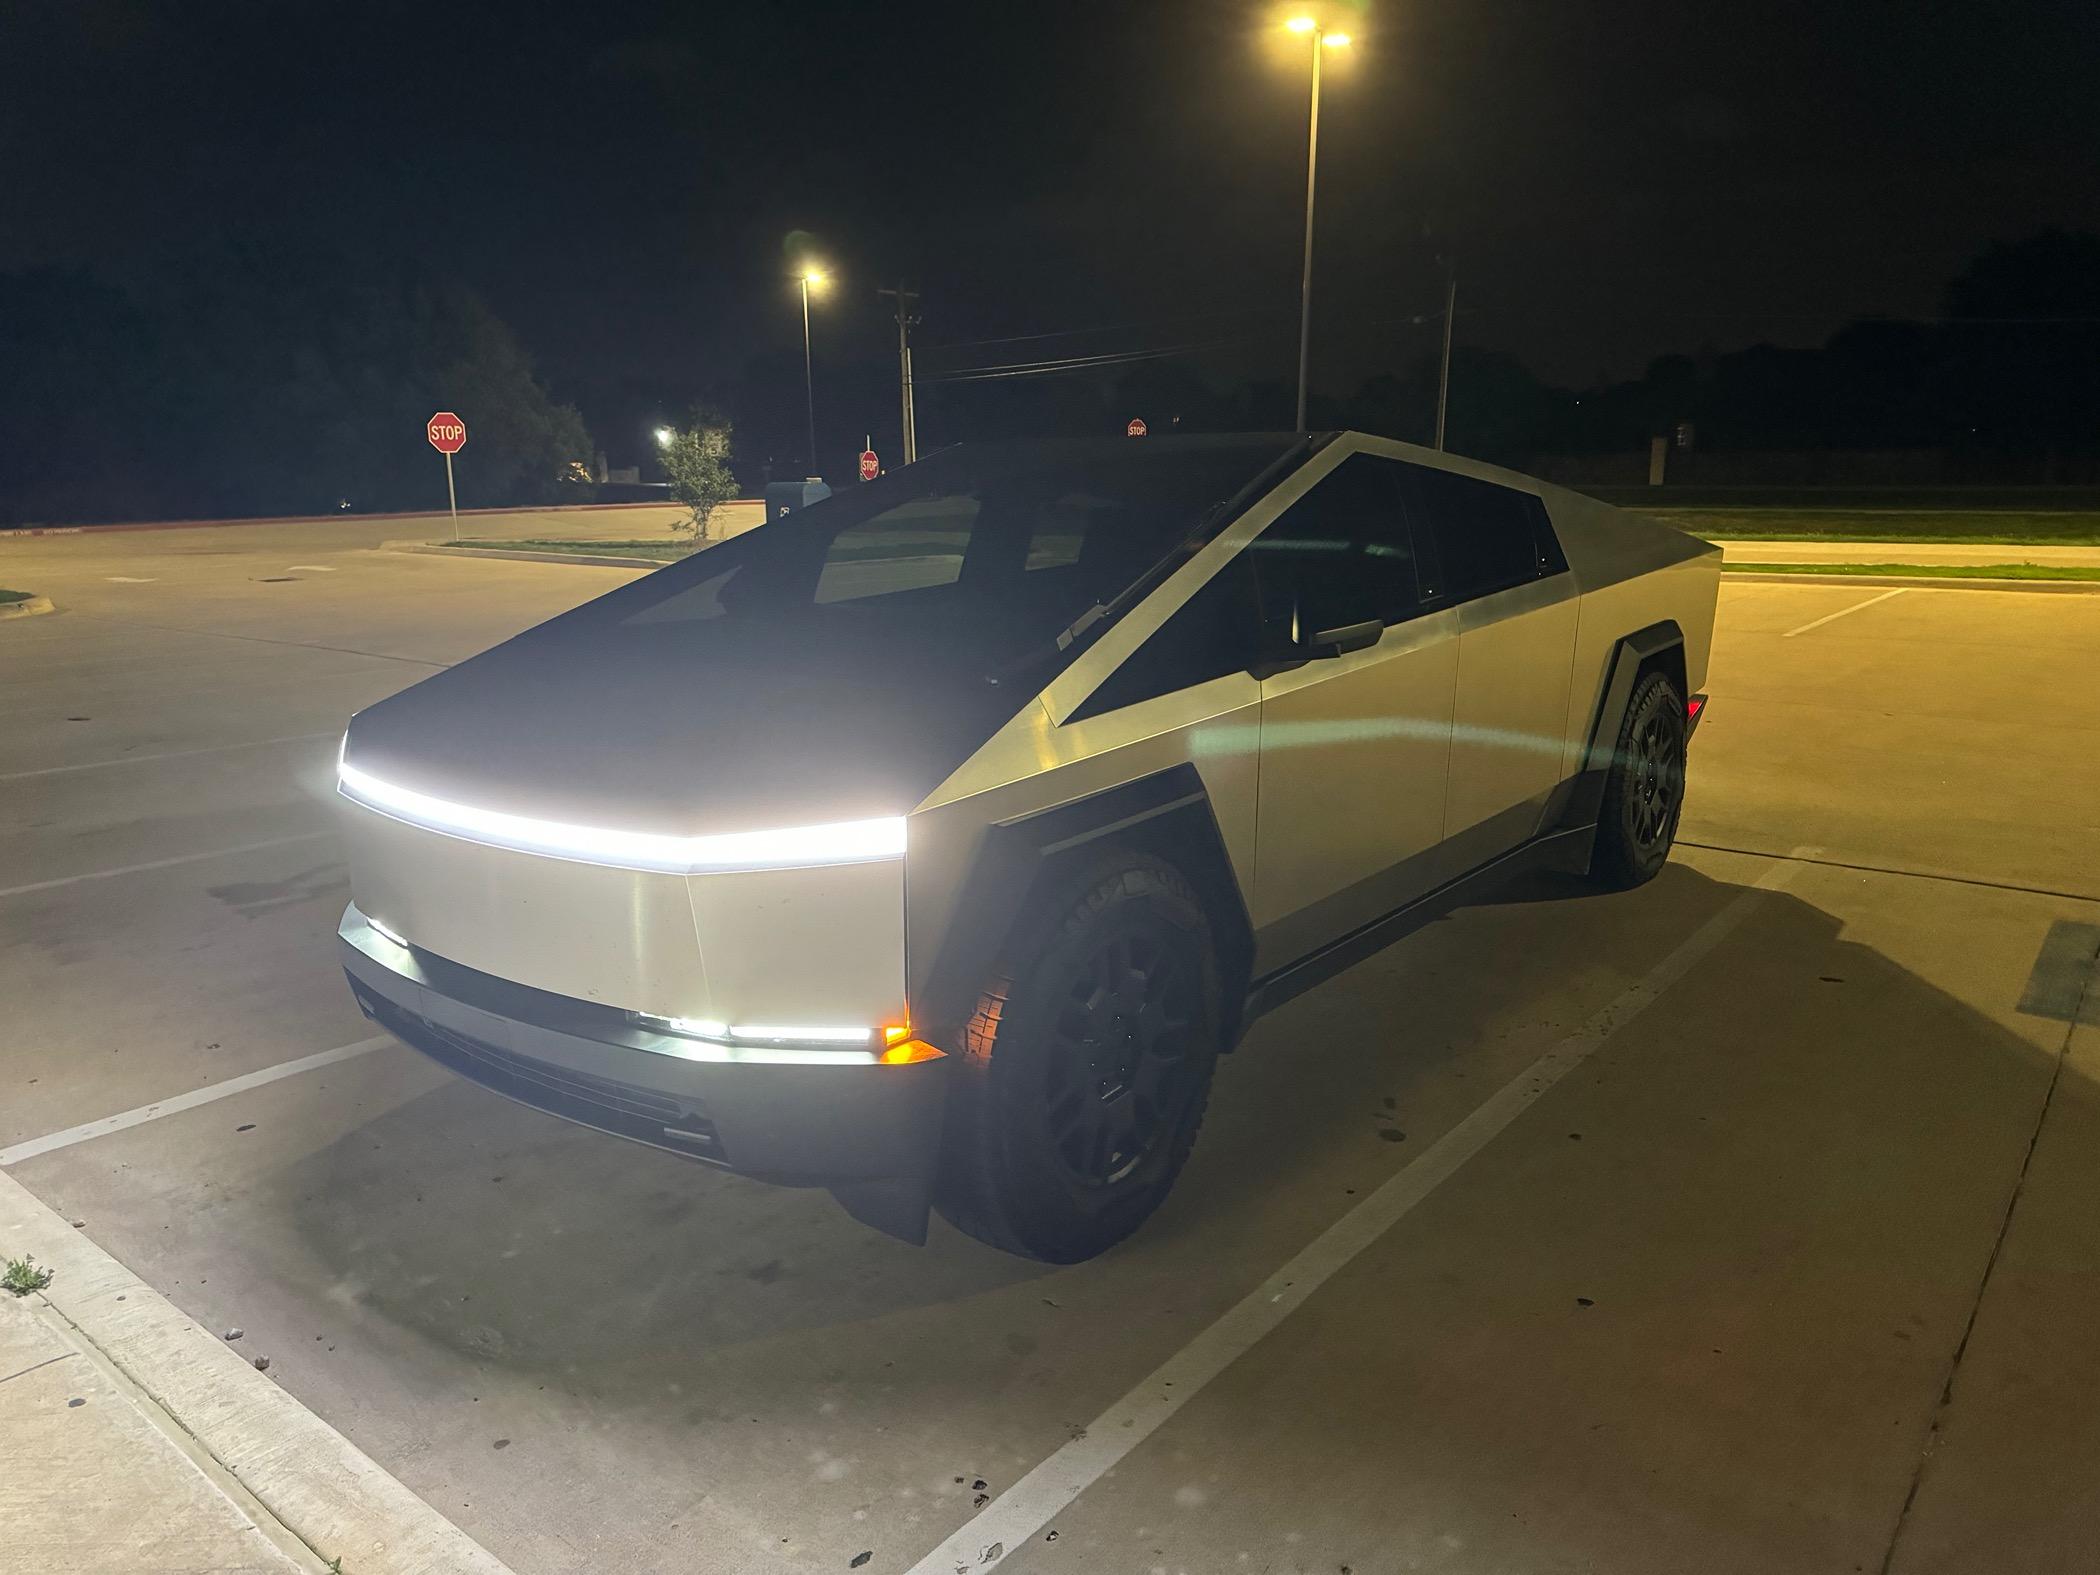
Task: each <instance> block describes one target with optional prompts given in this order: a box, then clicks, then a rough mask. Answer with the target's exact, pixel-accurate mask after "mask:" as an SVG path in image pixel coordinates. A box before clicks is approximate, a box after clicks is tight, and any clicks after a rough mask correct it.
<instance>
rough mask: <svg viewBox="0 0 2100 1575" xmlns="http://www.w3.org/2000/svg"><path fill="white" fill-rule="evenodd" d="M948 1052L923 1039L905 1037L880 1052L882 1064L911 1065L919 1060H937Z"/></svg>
mask: <svg viewBox="0 0 2100 1575" xmlns="http://www.w3.org/2000/svg"><path fill="white" fill-rule="evenodd" d="M947 1053H948V1052H947V1051H945V1050H943V1049H941V1048H940V1047H939V1046H938V1045H930V1044H928V1043H927V1042H926V1041H925V1040H923V1039H907V1040H905V1041H904V1043H902V1044H897V1045H891V1046H890V1047H889V1049H887V1050H885V1051H883V1052H882V1064H883V1065H884V1066H912V1065H915V1064H916V1063H918V1062H920V1061H938V1060H940V1059H941V1057H942V1056H944V1055H946V1054H947Z"/></svg>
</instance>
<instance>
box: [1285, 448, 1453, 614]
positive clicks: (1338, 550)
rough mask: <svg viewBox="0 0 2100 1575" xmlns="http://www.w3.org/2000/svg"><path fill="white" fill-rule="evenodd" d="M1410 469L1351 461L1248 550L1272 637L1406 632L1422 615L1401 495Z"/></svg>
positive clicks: (1369, 459) (1370, 457) (1364, 458)
mask: <svg viewBox="0 0 2100 1575" xmlns="http://www.w3.org/2000/svg"><path fill="white" fill-rule="evenodd" d="M1407 468H1408V467H1406V466H1404V465H1402V464H1401V463H1400V462H1399V461H1398V460H1391V459H1385V458H1383V457H1381V456H1379V455H1376V454H1352V455H1351V456H1350V457H1349V458H1347V459H1345V460H1343V461H1342V463H1341V464H1340V465H1339V466H1337V467H1336V468H1335V470H1334V472H1333V473H1332V474H1331V475H1329V476H1327V477H1326V478H1325V479H1324V480H1322V481H1321V482H1320V483H1319V484H1318V485H1317V486H1315V487H1314V488H1313V489H1312V490H1311V491H1310V492H1308V493H1306V494H1305V496H1304V497H1302V498H1300V499H1299V500H1298V501H1297V502H1296V503H1293V504H1292V505H1291V506H1290V507H1289V508H1288V509H1286V510H1284V512H1283V513H1282V515H1281V516H1279V517H1278V518H1277V520H1276V522H1275V523H1274V524H1272V525H1271V526H1270V527H1269V528H1268V529H1267V530H1265V531H1263V532H1262V533H1261V534H1260V535H1259V536H1257V537H1255V539H1254V540H1253V541H1252V542H1251V543H1250V544H1249V545H1248V547H1247V556H1248V557H1249V558H1250V559H1251V560H1252V562H1253V564H1254V572H1255V577H1256V579H1257V580H1258V581H1259V582H1260V586H1261V604H1262V620H1263V622H1264V623H1265V624H1266V625H1267V626H1268V628H1269V630H1270V632H1271V634H1272V635H1273V636H1275V637H1278V638H1280V639H1282V640H1284V641H1286V642H1290V643H1298V642H1302V641H1305V640H1309V639H1311V638H1312V636H1313V635H1315V634H1316V633H1318V632H1319V631H1320V630H1322V629H1339V628H1344V627H1346V626H1348V625H1350V624H1357V623H1370V622H1373V621H1376V622H1379V623H1388V624H1391V623H1399V622H1401V621H1402V620H1404V619H1407V618H1411V617H1413V616H1414V615H1415V613H1416V612H1417V611H1419V610H1420V607H1421V602H1422V592H1421V583H1420V577H1419V575H1418V572H1417V567H1416V562H1415V543H1414V538H1413V535H1412V533H1411V532H1410V530H1409V528H1408V520H1407V514H1406V511H1405V509H1404V507H1403V504H1402V500H1401V492H1400V473H1401V472H1402V471H1404V470H1406V469H1407Z"/></svg>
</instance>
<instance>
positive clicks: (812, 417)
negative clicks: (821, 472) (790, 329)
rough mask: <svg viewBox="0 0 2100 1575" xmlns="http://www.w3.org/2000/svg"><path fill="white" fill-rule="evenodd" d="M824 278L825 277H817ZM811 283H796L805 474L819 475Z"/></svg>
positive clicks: (802, 279)
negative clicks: (799, 308) (806, 455)
mask: <svg viewBox="0 0 2100 1575" xmlns="http://www.w3.org/2000/svg"><path fill="white" fill-rule="evenodd" d="M817 277H818V278H820V279H821V278H822V277H823V275H822V274H819V275H817ZM809 281H810V275H809V274H808V273H803V274H801V275H800V276H798V278H797V280H796V282H797V283H799V284H800V285H801V286H802V397H803V401H804V403H805V404H806V405H807V407H808V412H809V469H808V471H807V472H805V474H807V475H812V476H814V475H815V474H816V473H817V376H816V372H815V370H814V368H813V367H812V365H811V362H810V354H809Z"/></svg>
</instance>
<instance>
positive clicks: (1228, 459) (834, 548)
mask: <svg viewBox="0 0 2100 1575" xmlns="http://www.w3.org/2000/svg"><path fill="white" fill-rule="evenodd" d="M1295 443H1296V440H1295V439H1294V438H1291V437H1288V436H1247V437H1240V436H1232V437H1216V438H1166V439H1148V440H1147V441H1146V442H1143V443H1133V442H1130V441H1129V440H1128V439H1124V438H1116V439H1113V440H1108V441H1103V442H1084V441H1082V442H1061V443H1041V444H1016V445H993V446H987V447H984V448H976V449H973V448H967V447H966V448H959V449H951V450H948V451H947V452H945V453H941V454H935V455H932V456H929V457H928V458H927V459H924V460H922V461H920V462H919V463H918V464H915V465H907V466H905V467H904V468H902V469H901V470H897V471H893V472H892V473H890V474H889V475H887V476H885V477H883V478H882V479H880V480H878V481H873V482H869V483H867V484H865V485H861V486H856V487H854V488H852V489H851V490H849V491H845V492H840V493H836V494H834V495H833V496H831V497H829V498H826V499H824V500H823V501H822V502H820V503H816V504H813V505H811V506H810V507H808V508H805V509H801V510H798V511H797V512H795V513H794V514H791V515H789V516H788V517H787V518H785V519H782V520H776V521H773V522H771V523H769V524H766V525H762V526H760V527H759V528H758V529H757V530H753V531H749V532H747V533H745V534H744V535H742V536H738V537H735V538H733V539H732V540H730V541H727V542H724V543H723V544H722V545H720V546H717V547H710V548H708V549H707V550H706V551H704V552H697V553H695V554H693V555H692V556H691V557H690V558H687V559H685V560H684V561H683V562H680V563H677V564H673V565H671V566H670V567H668V568H665V569H661V570H659V571H658V572H656V573H655V574H651V575H649V576H647V577H646V578H644V579H642V580H639V581H637V582H635V583H634V584H633V585H630V586H627V587H625V588H623V589H621V590H618V591H615V592H613V593H612V594H611V595H610V596H607V597H604V598H602V599H601V600H600V601H597V602H594V603H591V604H589V605H588V606H587V607H583V608H579V609H577V611H576V612H574V613H572V614H569V615H568V616H569V617H570V618H572V619H575V620H579V621H583V622H605V623H610V624H614V625H619V626H630V625H640V626H651V625H654V626H673V625H675V626H678V627H681V628H684V629H686V630H688V631H689V633H690V636H691V638H693V639H694V640H700V641H704V642H705V643H706V646H707V649H708V651H709V653H710V656H711V657H712V656H715V655H719V656H720V658H721V659H722V660H723V661H725V662H731V663H733V662H735V661H737V660H739V659H742V658H745V657H748V658H749V659H751V660H754V661H772V660H775V659H776V658H775V655H774V653H775V652H776V651H777V650H778V649H780V648H782V647H793V648H795V649H796V650H798V651H816V650H823V651H826V652H828V653H830V654H831V656H832V657H833V658H834V659H836V660H839V661H841V662H857V661H871V662H887V661H892V660H897V661H901V660H903V659H904V658H905V657H906V656H907V655H908V654H909V653H908V652H907V650H906V648H907V647H909V648H912V649H913V650H917V649H920V648H923V649H924V651H925V652H926V653H928V654H929V655H930V656H937V657H938V658H939V659H941V660H944V661H947V662H949V663H952V664H954V665H955V666H957V667H958V668H960V669H961V670H963V671H964V672H967V673H969V674H971V675H973V678H974V677H975V676H978V675H985V676H989V675H994V674H997V675H999V676H1000V678H1001V682H1002V690H1001V692H1002V694H1003V693H1004V692H1005V690H1006V688H1010V687H1011V686H1012V685H1013V684H1024V685H1025V686H1026V687H1029V688H1030V690H1031V692H1032V691H1033V689H1034V688H1036V687H1040V685H1041V684H1042V683H1046V682H1048V681H1049V679H1050V678H1051V677H1053V676H1055V673H1056V671H1057V670H1058V669H1059V667H1061V666H1062V665H1063V663H1064V662H1066V661H1068V660H1070V658H1071V657H1073V656H1076V655H1077V654H1078V650H1079V646H1078V644H1077V643H1076V642H1072V643H1068V645H1067V646H1064V647H1060V646H1058V645H1057V644H1056V643H1055V641H1054V637H1055V636H1056V635H1058V634H1059V632H1060V631H1062V630H1064V629H1065V628H1067V627H1068V626H1069V625H1070V624H1072V623H1073V621H1074V620H1076V619H1078V618H1079V617H1080V616H1081V615H1082V614H1084V613H1085V612H1086V611H1087V610H1088V609H1089V608H1090V607H1092V606H1093V605H1094V604H1095V603H1097V602H1100V603H1106V602H1109V601H1112V600H1113V599H1114V598H1115V597H1116V596H1118V595H1119V594H1120V593H1121V592H1123V591H1124V590H1126V589H1127V588H1129V587H1130V586H1132V585H1133V584H1135V583H1136V582H1137V581H1138V580H1139V579H1140V577H1141V576H1143V575H1144V574H1145V573H1146V572H1147V571H1149V570H1150V569H1151V568H1152V567H1153V566H1154V565H1155V564H1158V563H1160V562H1161V561H1162V560H1163V559H1165V558H1167V557H1169V555H1170V554H1172V553H1173V552H1174V551H1175V550H1177V548H1178V546H1179V544H1181V543H1183V542H1185V541H1187V540H1188V539H1189V538H1190V537H1191V535H1192V533H1194V532H1195V531H1196V530H1197V528H1198V527H1199V526H1201V525H1202V524H1204V523H1205V522H1206V520H1209V519H1211V518H1213V517H1215V516H1216V514H1217V510H1218V509H1219V508H1220V506H1221V505H1224V504H1226V503H1228V502H1229V501H1230V500H1231V499H1232V498H1233V497H1234V496H1235V495H1236V494H1238V493H1239V492H1240V491H1241V490H1242V489H1243V488H1244V487H1246V486H1247V485H1248V484H1249V483H1251V482H1252V481H1253V480H1254V479H1255V478H1256V477H1257V476H1259V475H1260V474H1261V473H1262V471H1263V470H1264V469H1265V468H1266V467H1267V466H1269V465H1270V464H1271V463H1273V462H1274V461H1275V460H1276V459H1278V458H1279V457H1280V456H1281V455H1283V454H1284V453H1286V452H1287V451H1288V450H1289V449H1291V448H1292V447H1293V446H1295ZM1017 662H1018V663H1023V664H1025V666H1026V670H1025V671H1013V672H1010V671H1009V668H1010V667H1011V666H1012V664H1015V663H1017Z"/></svg>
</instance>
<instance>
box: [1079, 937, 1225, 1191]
mask: <svg viewBox="0 0 2100 1575" xmlns="http://www.w3.org/2000/svg"><path fill="white" fill-rule="evenodd" d="M1183 977H1184V976H1183V971H1182V969H1181V967H1180V964H1179V962H1178V960H1177V959H1176V958H1175V957H1174V955H1173V954H1172V953H1171V952H1169V951H1168V950H1167V949H1166V948H1164V947H1161V946H1159V945H1157V944H1156V943H1151V944H1148V943H1146V942H1145V941H1144V940H1142V939H1140V938H1135V937H1132V938H1120V939H1117V940H1114V941H1110V942H1108V943H1105V944H1104V945H1103V947H1101V948H1100V949H1099V950H1098V951H1097V952H1096V953H1095V955H1094V956H1093V957H1091V958H1089V959H1088V960H1087V962H1086V963H1085V964H1084V965H1083V966H1082V968H1081V969H1080V973H1079V977H1078V979H1077V981H1076V982H1075V984H1074V987H1073V991H1072V996H1071V1003H1070V1008H1069V1009H1068V1011H1067V1013H1066V1015H1065V1019H1064V1024H1063V1026H1064V1028H1065V1031H1066V1037H1067V1039H1068V1043H1069V1050H1070V1059H1069V1061H1068V1062H1066V1063H1065V1064H1066V1065H1067V1066H1068V1067H1069V1069H1070V1074H1071V1075H1068V1076H1065V1077H1063V1078H1061V1079H1059V1080H1058V1086H1057V1087H1056V1088H1055V1089H1054V1091H1053V1094H1052V1099H1051V1109H1050V1116H1051V1125H1052V1129H1053V1141H1054V1143H1055V1145H1056V1147H1057V1150H1058V1153H1059V1155H1060V1157H1061V1158H1062V1159H1063V1160H1064V1162H1065V1164H1066V1165H1067V1167H1068V1168H1069V1169H1070V1170H1071V1171H1072V1173H1073V1174H1074V1176H1075V1177H1076V1178H1077V1179H1079V1180H1080V1181H1082V1182H1084V1183H1087V1184H1089V1185H1096V1186H1098V1185H1107V1184H1112V1183H1114V1182H1116V1181H1119V1180H1121V1179H1122V1178H1123V1177H1124V1176H1126V1175H1128V1174H1130V1172H1131V1171H1133V1170H1135V1169H1136V1168H1137V1166H1138V1165H1139V1164H1140V1163H1141V1162H1142V1161H1143V1160H1144V1159H1145V1158H1146V1156H1147V1155H1148V1154H1150V1153H1151V1152H1152V1151H1153V1149H1154V1148H1155V1147H1156V1146H1157V1143H1158V1141H1159V1139H1160V1137H1161V1135H1162V1134H1163V1133H1164V1132H1166V1131H1168V1130H1171V1128H1172V1125H1173V1122H1174V1120H1175V1119H1176V1117H1177V1115H1178V1110H1179V1104H1180V1096H1181V1083H1182V1077H1181V1072H1182V1069H1183V1066H1184V1056H1183V1051H1184V1048H1185V1045H1184V1039H1183V1036H1184V1035H1185V1033H1186V1031H1187V1029H1188V1026H1189V1020H1190V1019H1189V1013H1188V1010H1187V1007H1186V1003H1185V1002H1184V1001H1183V1000H1182V995H1183Z"/></svg>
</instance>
